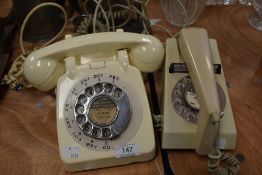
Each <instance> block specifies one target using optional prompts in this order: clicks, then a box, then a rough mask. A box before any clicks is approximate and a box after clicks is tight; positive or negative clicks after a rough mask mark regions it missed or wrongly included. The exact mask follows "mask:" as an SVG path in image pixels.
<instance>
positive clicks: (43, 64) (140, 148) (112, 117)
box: [23, 32, 164, 172]
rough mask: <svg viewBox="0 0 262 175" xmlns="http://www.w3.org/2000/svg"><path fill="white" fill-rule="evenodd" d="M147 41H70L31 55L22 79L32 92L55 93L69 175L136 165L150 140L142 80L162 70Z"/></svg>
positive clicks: (123, 37) (159, 54)
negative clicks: (53, 90)
mask: <svg viewBox="0 0 262 175" xmlns="http://www.w3.org/2000/svg"><path fill="white" fill-rule="evenodd" d="M163 57H164V49H163V46H162V44H161V42H160V41H159V40H158V39H156V38H155V37H153V36H150V35H142V34H135V33H125V32H107V33H95V34H89V35H83V36H78V37H69V38H67V39H65V40H63V41H59V42H57V43H54V44H52V45H49V46H47V47H45V48H41V49H39V50H36V51H34V52H33V53H31V54H30V55H29V56H28V57H27V59H26V61H25V63H24V67H23V68H24V75H25V77H26V79H27V80H28V81H29V82H30V83H31V84H32V85H33V86H34V87H36V88H38V89H39V90H42V91H48V90H50V89H52V88H54V87H55V86H57V91H56V94H57V131H58V143H59V150H60V156H61V159H62V162H63V164H64V166H65V168H66V169H67V170H68V171H71V172H74V171H81V170H89V169H95V168H102V167H109V166H116V165H123V164H129V163H133V162H142V161H148V160H150V159H152V158H153V157H154V155H155V138H154V131H153V125H152V119H151V113H150V108H149V104H148V99H147V94H146V91H145V87H144V83H143V79H142V76H141V72H140V71H143V72H153V71H156V70H157V69H158V68H160V67H161V64H162V61H163Z"/></svg>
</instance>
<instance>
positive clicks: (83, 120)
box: [76, 114, 86, 125]
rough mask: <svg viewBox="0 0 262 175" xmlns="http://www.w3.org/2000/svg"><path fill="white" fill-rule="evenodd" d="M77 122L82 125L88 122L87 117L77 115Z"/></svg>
mask: <svg viewBox="0 0 262 175" xmlns="http://www.w3.org/2000/svg"><path fill="white" fill-rule="evenodd" d="M76 121H77V123H78V124H80V125H82V124H84V123H85V121H86V116H85V115H83V114H80V115H77V116H76Z"/></svg>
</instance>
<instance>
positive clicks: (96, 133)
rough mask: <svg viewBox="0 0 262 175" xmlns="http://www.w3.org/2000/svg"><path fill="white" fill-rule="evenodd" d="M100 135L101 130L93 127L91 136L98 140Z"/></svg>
mask: <svg viewBox="0 0 262 175" xmlns="http://www.w3.org/2000/svg"><path fill="white" fill-rule="evenodd" d="M100 135H101V130H100V129H99V128H97V127H94V128H93V130H92V136H93V137H95V138H98V137H100Z"/></svg>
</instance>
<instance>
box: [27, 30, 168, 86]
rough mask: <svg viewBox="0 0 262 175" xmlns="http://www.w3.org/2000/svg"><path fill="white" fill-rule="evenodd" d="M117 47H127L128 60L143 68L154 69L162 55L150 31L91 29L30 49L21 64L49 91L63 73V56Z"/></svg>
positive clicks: (32, 79)
mask: <svg viewBox="0 0 262 175" xmlns="http://www.w3.org/2000/svg"><path fill="white" fill-rule="evenodd" d="M119 49H127V50H128V54H129V58H130V63H131V64H132V65H133V66H135V67H137V68H138V69H139V70H140V71H143V72H153V71H156V70H157V69H158V68H160V66H161V64H162V61H163V58H164V48H163V46H162V43H161V42H160V41H159V40H158V39H157V38H155V37H153V36H151V35H142V34H137V33H126V32H105V33H94V34H88V35H82V36H77V37H72V38H68V39H65V40H63V41H59V42H56V43H54V44H51V45H49V46H46V47H44V48H41V49H39V50H36V51H34V52H32V53H31V54H30V55H29V56H28V57H27V58H26V60H25V63H24V65H23V69H24V75H25V78H26V79H27V80H28V82H29V83H30V84H31V85H33V86H34V87H36V88H37V89H39V90H42V91H48V90H50V89H52V88H54V87H55V86H56V83H57V81H58V79H59V77H61V76H62V75H63V74H64V73H65V65H64V61H63V59H64V58H66V57H68V56H78V55H83V54H88V53H94V52H103V51H110V50H111V51H112V50H113V51H114V50H115V51H116V50H119Z"/></svg>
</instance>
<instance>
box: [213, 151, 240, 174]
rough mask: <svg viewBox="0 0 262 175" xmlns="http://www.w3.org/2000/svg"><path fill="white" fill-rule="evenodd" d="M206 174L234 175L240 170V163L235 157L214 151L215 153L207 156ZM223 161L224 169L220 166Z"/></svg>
mask: <svg viewBox="0 0 262 175" xmlns="http://www.w3.org/2000/svg"><path fill="white" fill-rule="evenodd" d="M208 157H209V158H210V160H209V161H208V172H209V174H210V175H236V174H237V173H238V172H239V169H240V161H239V159H238V158H237V157H236V156H233V155H231V154H230V153H224V152H221V151H220V150H216V152H215V153H211V154H208ZM221 161H224V163H225V167H222V166H220V162H221Z"/></svg>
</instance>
